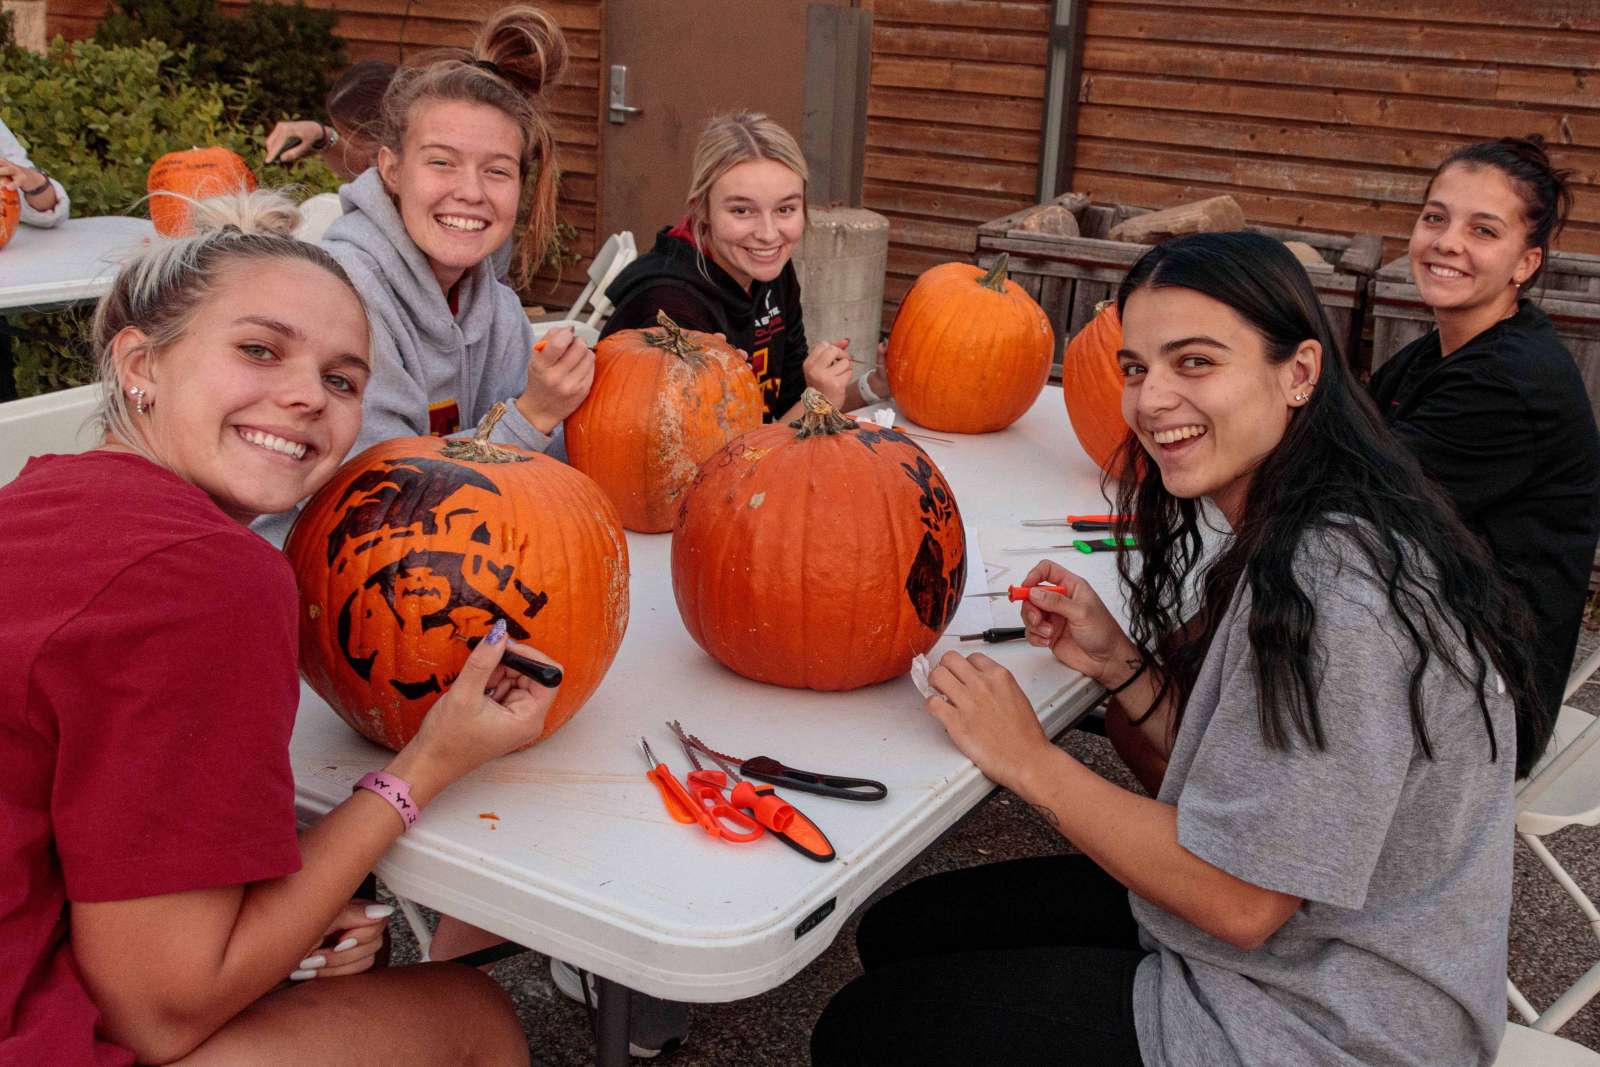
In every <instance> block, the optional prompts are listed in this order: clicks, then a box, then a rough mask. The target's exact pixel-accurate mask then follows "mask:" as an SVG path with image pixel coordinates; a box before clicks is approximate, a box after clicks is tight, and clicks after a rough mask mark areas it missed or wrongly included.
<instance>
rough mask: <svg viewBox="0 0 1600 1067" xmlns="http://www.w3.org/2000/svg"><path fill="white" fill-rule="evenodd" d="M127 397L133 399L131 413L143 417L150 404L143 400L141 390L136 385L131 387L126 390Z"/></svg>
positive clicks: (142, 391)
mask: <svg viewBox="0 0 1600 1067" xmlns="http://www.w3.org/2000/svg"><path fill="white" fill-rule="evenodd" d="M128 395H129V396H131V397H133V413H134V414H135V415H143V414H145V413H146V412H148V411H149V410H150V403H149V401H147V400H145V398H144V390H143V389H140V388H139V387H138V386H137V385H135V386H132V387H130V388H129V389H128Z"/></svg>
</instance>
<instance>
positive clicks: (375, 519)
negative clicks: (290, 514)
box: [284, 405, 628, 749]
mask: <svg viewBox="0 0 1600 1067" xmlns="http://www.w3.org/2000/svg"><path fill="white" fill-rule="evenodd" d="M503 413H504V407H503V405H497V406H496V408H495V410H494V411H491V412H490V413H489V415H488V417H486V418H485V419H484V421H483V424H482V425H480V426H479V428H478V434H477V438H476V439H475V440H465V439H444V438H438V437H407V438H400V439H397V440H393V441H386V442H383V443H382V444H378V445H374V446H373V447H372V448H369V449H367V450H366V451H365V452H363V453H361V455H359V456H357V457H356V458H355V459H353V460H351V461H350V462H349V463H347V464H345V466H344V467H343V468H341V469H340V471H339V473H338V474H336V475H334V477H333V480H332V481H330V482H329V483H328V484H327V485H326V486H324V487H323V489H322V491H321V492H319V493H318V494H317V495H316V496H314V497H313V498H312V499H311V501H310V502H309V503H308V504H307V505H306V507H305V510H304V511H302V512H301V513H300V518H299V520H298V521H297V522H296V523H295V527H294V530H293V532H292V533H291V534H290V536H289V542H288V544H287V545H286V546H285V548H284V552H285V553H286V554H287V555H288V557H289V562H290V563H291V565H292V566H293V567H294V571H295V574H296V576H297V577H298V578H299V582H300V669H301V671H302V673H304V675H305V678H306V681H308V682H309V683H310V684H311V688H313V689H315V690H316V691H317V693H318V694H319V695H320V696H321V697H322V698H323V699H324V700H326V701H327V702H328V703H329V705H331V706H332V707H333V709H334V710H335V711H336V712H338V713H339V716H340V717H341V718H343V719H344V721H345V722H347V723H349V724H350V725H351V726H352V727H353V728H354V729H355V730H356V731H357V732H358V733H360V734H361V735H362V736H363V737H366V738H368V739H369V740H372V741H376V742H377V743H379V744H381V745H387V746H389V747H390V748H394V749H398V748H400V747H401V746H403V745H405V744H406V742H408V741H410V740H411V738H412V737H414V736H416V732H417V729H418V728H419V727H420V726H421V724H422V719H423V716H425V715H426V714H427V713H428V709H429V708H430V707H432V706H433V702H434V701H435V700H437V699H438V698H439V697H440V695H441V694H443V692H444V691H445V689H447V688H448V687H449V685H450V683H451V682H452V681H453V680H454V679H455V677H456V674H457V672H459V671H460V670H461V665H462V664H463V663H464V662H465V661H466V658H467V652H468V648H467V645H466V644H465V640H466V639H467V638H470V637H477V636H481V635H482V634H484V633H486V632H488V629H489V627H490V626H491V625H493V623H494V620H495V619H496V618H504V619H505V620H506V626H507V629H508V630H509V632H510V634H511V636H512V637H513V638H515V639H516V640H518V641H525V642H527V643H528V644H531V645H533V646H534V647H535V648H538V649H540V650H541V651H543V652H544V653H546V654H547V655H549V656H551V657H553V658H554V659H555V660H557V661H558V662H559V663H560V664H561V665H562V667H563V670H564V674H565V678H564V680H563V682H562V685H561V691H560V693H559V694H557V696H556V700H555V704H554V705H553V706H552V707H551V709H550V711H549V714H548V715H547V717H546V719H545V725H544V732H543V733H542V734H540V737H539V739H541V740H542V739H543V738H545V737H548V736H550V735H551V734H552V733H554V732H555V731H556V730H557V729H558V728H559V727H560V726H561V725H562V724H563V723H565V722H566V721H567V720H568V719H570V718H571V717H572V715H573V714H574V713H575V712H576V711H577V710H578V709H579V708H580V707H581V706H582V705H583V702H584V701H585V700H587V699H588V698H589V695H590V694H591V693H593V692H594V690H595V687H596V686H598V685H599V684H600V680H601V678H602V677H604V675H605V673H606V670H607V669H608V668H609V667H610V666H611V661H612V659H613V658H614V657H615V656H616V654H617V646H618V645H620V644H621V643H622V634H623V631H624V630H625V629H627V625H628V547H627V541H626V539H625V536H626V535H625V534H624V533H623V531H622V524H621V523H619V522H618V521H617V513H616V510H615V509H614V508H613V507H612V506H611V502H610V501H608V500H607V499H606V497H605V494H604V493H602V492H601V491H600V489H599V487H598V486H596V485H595V484H594V482H593V481H591V480H590V479H589V478H588V477H587V476H585V475H584V474H582V473H580V472H579V471H576V470H573V469H572V468H571V467H569V466H567V465H566V464H565V463H561V462H559V461H557V460H554V459H551V458H550V457H549V456H543V455H538V454H535V453H531V452H524V451H522V450H520V449H515V448H506V447H504V446H500V445H495V444H491V443H490V442H489V440H488V433H489V429H490V427H492V426H493V425H494V422H495V421H496V420H498V419H499V418H500V416H501V415H502V414H503Z"/></svg>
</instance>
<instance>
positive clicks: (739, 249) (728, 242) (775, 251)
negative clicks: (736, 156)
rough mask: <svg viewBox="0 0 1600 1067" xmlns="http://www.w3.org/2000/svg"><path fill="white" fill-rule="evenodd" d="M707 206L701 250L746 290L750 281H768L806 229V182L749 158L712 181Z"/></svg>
mask: <svg viewBox="0 0 1600 1067" xmlns="http://www.w3.org/2000/svg"><path fill="white" fill-rule="evenodd" d="M706 211H707V215H708V223H709V228H710V237H709V240H708V241H707V246H708V247H707V248H706V251H708V252H709V253H711V258H712V259H713V260H715V261H716V263H717V265H718V266H719V267H721V268H722V269H723V270H725V271H727V272H728V273H729V274H730V275H731V276H732V277H733V280H734V281H736V282H738V283H739V285H740V287H741V288H743V289H744V290H745V291H746V292H749V290H750V283H751V282H752V281H753V280H760V281H764V282H770V281H772V280H773V279H775V278H776V277H777V276H778V275H779V274H780V273H782V271H783V267H784V264H786V263H788V262H789V258H790V257H791V256H793V255H794V249H795V246H796V245H797V244H799V243H800V238H801V237H802V236H803V235H804V233H805V229H806V202H805V183H804V182H803V181H801V180H800V175H798V174H796V173H795V172H794V171H792V170H790V169H789V168H788V167H786V166H784V165H783V164H782V163H779V162H777V161H776V160H772V159H752V160H749V161H748V162H745V163H740V164H738V165H737V166H734V167H730V168H729V169H728V172H727V173H726V174H724V175H723V176H722V177H720V178H718V179H717V180H716V181H715V182H713V183H712V185H711V191H710V194H709V195H708V197H707V205H706Z"/></svg>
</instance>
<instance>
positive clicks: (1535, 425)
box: [1370, 300, 1600, 767]
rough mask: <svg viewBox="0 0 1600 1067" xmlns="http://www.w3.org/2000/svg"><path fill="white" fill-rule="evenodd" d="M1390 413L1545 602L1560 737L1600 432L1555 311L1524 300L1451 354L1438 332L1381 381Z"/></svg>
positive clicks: (1550, 696)
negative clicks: (1549, 314) (1553, 321)
mask: <svg viewBox="0 0 1600 1067" xmlns="http://www.w3.org/2000/svg"><path fill="white" fill-rule="evenodd" d="M1370 388H1371V391H1372V397H1373V399H1374V400H1375V401H1376V402H1377V404H1378V409H1379V411H1380V412H1382V414H1383V417H1384V419H1385V421H1387V422H1388V423H1389V426H1390V428H1391V429H1392V430H1393V431H1394V432H1395V434H1396V435H1397V436H1398V437H1399V438H1400V439H1401V440H1402V441H1404V442H1405V443H1406V444H1407V445H1408V446H1409V447H1410V448H1411V450H1412V452H1413V453H1414V454H1415V455H1416V456H1417V458H1418V460H1420V461H1421V463H1422V467H1423V469H1424V470H1425V471H1427V472H1428V474H1429V475H1431V476H1432V477H1433V479H1434V480H1435V481H1437V482H1438V483H1439V484H1440V485H1441V486H1442V487H1443V488H1444V490H1445V492H1446V493H1447V494H1448V495H1449V496H1450V497H1451V498H1452V499H1453V500H1454V501H1455V504H1456V508H1457V510H1458V511H1459V512H1460V513H1461V517H1462V518H1463V519H1464V520H1465V521H1466V523H1467V525H1468V526H1469V527H1470V528H1471V529H1473V530H1474V531H1476V532H1477V533H1478V534H1479V535H1480V536H1482V537H1483V538H1484V540H1486V541H1487V542H1488V543H1489V546H1490V548H1491V549H1493V551H1494V554H1495V558H1496V559H1497V560H1498V561H1499V563H1500V565H1501V566H1502V567H1503V568H1504V571H1505V574H1506V575H1507V577H1508V578H1509V579H1510V580H1511V583H1512V585H1513V586H1514V587H1515V588H1516V589H1517V590H1518V591H1520V592H1521V593H1522V594H1523V596H1525V597H1526V599H1527V602H1528V606H1529V607H1530V608H1531V609H1532V614H1533V620H1534V632H1535V638H1536V645H1535V648H1534V649H1533V661H1534V681H1535V683H1536V684H1537V685H1538V686H1539V688H1540V703H1541V706H1542V707H1543V708H1544V709H1545V711H1546V713H1547V714H1548V716H1549V722H1548V723H1544V724H1542V725H1541V727H1540V729H1539V730H1538V731H1536V734H1537V737H1538V744H1537V748H1536V751H1535V752H1534V753H1533V754H1532V755H1531V756H1530V755H1529V754H1527V753H1519V754H1518V763H1519V765H1521V766H1524V767H1526V766H1528V765H1530V764H1531V762H1532V760H1533V759H1537V758H1538V750H1542V749H1543V747H1544V744H1545V743H1546V741H1548V739H1549V732H1550V728H1551V726H1553V725H1554V721H1555V715H1556V712H1557V711H1558V710H1559V708H1560V705H1561V694H1562V691H1563V690H1564V689H1565V688H1566V679H1567V674H1568V673H1569V672H1570V671H1571V669H1572V657H1573V653H1574V652H1575V651H1576V648H1577V642H1578V628H1579V625H1580V623H1581V622H1582V617H1583V605H1584V601H1585V599H1586V598H1587V595H1588V589H1589V569H1590V567H1591V565H1592V564H1593V562H1594V551H1595V540H1596V537H1597V536H1600V433H1597V432H1596V429H1595V421H1594V412H1593V410H1592V409H1591V408H1590V405H1589V396H1588V393H1587V391H1586V390H1585V388H1584V384H1583V379H1582V378H1581V377H1579V375H1578V368H1577V366H1576V364H1574V363H1573V360H1572V356H1571V354H1570V353H1569V352H1568V351H1567V349H1566V347H1565V346H1564V345H1562V343H1561V339H1560V338H1559V337H1557V336H1556V332H1555V328H1554V327H1553V326H1551V325H1550V320H1549V319H1548V318H1546V317H1545V314H1544V312H1543V311H1541V310H1539V308H1538V307H1537V306H1536V305H1534V304H1533V303H1532V302H1531V301H1528V300H1523V301H1521V302H1520V303H1519V304H1518V306H1517V312H1516V314H1514V315H1512V316H1511V317H1510V318H1508V319H1504V320H1502V321H1501V322H1498V323H1496V324H1495V325H1493V326H1491V327H1489V328H1488V329H1487V330H1485V331H1483V332H1482V333H1480V334H1479V335H1478V336H1476V337H1474V338H1473V339H1472V340H1470V341H1468V342H1467V343H1466V344H1465V345H1463V346H1461V347H1460V348H1459V349H1457V350H1456V351H1454V352H1452V353H1451V354H1450V355H1449V357H1447V358H1441V357H1440V348H1439V331H1437V330H1434V331H1431V332H1430V333H1428V334H1427V336H1425V337H1421V338H1418V339H1417V340H1416V341H1413V342H1412V343H1411V344H1409V345H1407V346H1406V347H1404V348H1402V349H1401V350H1400V351H1399V352H1398V353H1396V354H1395V356H1394V358H1393V359H1391V360H1390V361H1389V362H1388V363H1386V364H1384V365H1383V366H1382V367H1381V368H1379V369H1378V371H1377V373H1376V374H1374V375H1373V376H1372V384H1371V386H1370Z"/></svg>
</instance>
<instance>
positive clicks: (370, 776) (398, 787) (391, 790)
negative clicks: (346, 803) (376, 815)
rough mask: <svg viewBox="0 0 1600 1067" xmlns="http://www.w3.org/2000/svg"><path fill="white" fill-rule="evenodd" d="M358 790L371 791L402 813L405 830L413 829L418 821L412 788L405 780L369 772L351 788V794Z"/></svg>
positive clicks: (382, 773) (378, 772) (390, 775)
mask: <svg viewBox="0 0 1600 1067" xmlns="http://www.w3.org/2000/svg"><path fill="white" fill-rule="evenodd" d="M357 789H370V790H372V791H373V792H374V793H376V794H378V795H379V796H380V797H382V798H383V799H385V800H387V801H388V802H389V803H390V804H392V805H394V810H395V811H397V812H399V813H400V821H401V822H403V823H405V829H404V830H401V833H404V832H405V830H409V829H411V825H412V823H415V822H416V821H417V805H416V804H415V803H414V802H413V801H412V799H411V786H410V785H409V784H407V782H406V780H405V779H404V778H397V777H395V776H394V775H392V774H387V773H384V772H381V771H368V772H367V773H366V774H364V775H362V776H361V781H359V782H357V783H356V784H355V785H353V786H351V787H350V792H352V793H354V792H355V791H356V790H357Z"/></svg>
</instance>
